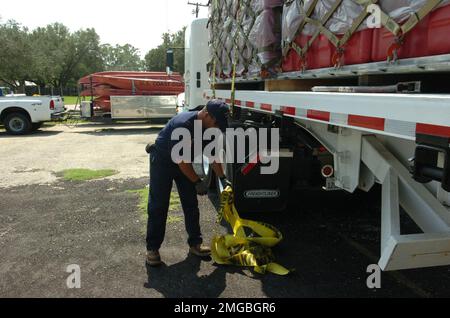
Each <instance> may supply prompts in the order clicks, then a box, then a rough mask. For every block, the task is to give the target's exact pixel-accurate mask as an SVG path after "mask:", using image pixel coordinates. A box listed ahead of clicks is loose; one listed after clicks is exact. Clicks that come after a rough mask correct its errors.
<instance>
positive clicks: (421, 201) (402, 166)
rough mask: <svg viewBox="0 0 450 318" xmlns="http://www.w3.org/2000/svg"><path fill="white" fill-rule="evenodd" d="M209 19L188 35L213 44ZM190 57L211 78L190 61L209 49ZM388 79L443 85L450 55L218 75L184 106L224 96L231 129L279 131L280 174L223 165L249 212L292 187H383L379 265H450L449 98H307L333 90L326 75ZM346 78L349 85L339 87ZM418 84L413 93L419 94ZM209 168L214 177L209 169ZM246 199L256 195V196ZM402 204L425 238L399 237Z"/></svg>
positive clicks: (374, 82)
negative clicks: (297, 184)
mask: <svg viewBox="0 0 450 318" xmlns="http://www.w3.org/2000/svg"><path fill="white" fill-rule="evenodd" d="M206 21H207V20H206V19H204V20H203V21H201V22H199V21H194V22H193V26H198V25H202V26H204V27H203V28H202V29H199V28H197V27H193V28H191V29H190V32H187V36H188V37H196V38H197V39H198V38H203V41H200V42H202V43H203V42H204V41H207V39H208V30H207V29H206ZM194 30H195V31H194ZM196 32H199V33H198V34H193V33H196ZM190 41H191V40H190V39H189V38H187V39H186V43H190ZM197 49H198V50H200V51H201V52H197ZM188 50H189V52H187V54H186V57H187V59H186V73H187V74H189V73H192V72H193V71H192V68H193V67H194V65H195V67H196V68H197V67H198V65H200V66H201V65H203V67H199V69H200V73H201V77H202V78H203V76H208V72H207V70H206V65H208V64H209V65H210V67H211V63H210V61H211V57H210V58H208V59H206V60H198V59H197V60H196V61H195V63H193V62H192V60H193V57H199V58H201V57H204V56H205V54H204V53H205V51H204V50H205V48H204V46H202V45H200V46H198V47H196V46H189V47H188ZM194 60H195V58H194ZM195 72H197V70H196V71H195ZM389 73H391V74H394V75H393V76H400V74H406V78H408V80H414V81H415V80H416V77H417V78H421V79H422V78H424V77H425V78H427V79H428V82H429V78H430V76H431V78H433V77H434V76H436V80H435V83H436V84H438V81H439V78H441V77H442V76H444V77H445V74H450V55H440V56H434V57H423V58H413V59H404V60H399V61H397V63H394V64H390V63H387V62H377V63H369V64H365V65H356V66H344V67H341V68H339V69H336V68H328V69H319V70H310V71H302V72H291V73H280V74H278V75H277V76H275V77H271V78H270V79H263V78H260V77H248V78H241V79H236V80H233V79H230V78H228V79H219V78H214V77H212V78H210V81H209V83H208V84H203V82H202V83H201V85H199V86H200V87H198V86H197V85H195V87H194V86H193V85H190V89H187V90H186V94H187V95H188V94H189V96H197V95H198V94H199V93H200V92H201V96H202V98H201V100H198V99H196V98H194V97H191V98H189V97H186V100H187V103H186V106H187V108H189V109H197V108H198V107H202V106H204V105H205V104H206V103H207V101H208V100H210V99H213V98H218V99H221V100H223V101H225V102H226V103H228V104H230V106H231V107H232V112H233V116H232V117H233V118H232V121H231V125H232V126H233V127H243V128H249V127H252V128H256V129H258V128H259V127H271V128H280V131H281V147H282V148H283V149H284V150H287V152H288V153H290V154H293V156H287V157H288V158H287V159H286V160H281V168H280V171H281V172H280V174H281V175H280V174H278V175H274V176H261V175H258V174H256V173H252V168H254V166H252V165H251V164H248V163H247V164H242V165H238V164H234V163H225V168H226V171H227V174H228V177H229V178H230V180H232V181H233V187H234V189H235V192H236V193H235V195H236V201H237V202H236V204H237V205H238V206H242V207H248V206H251V207H252V208H253V209H252V210H253V211H259V210H261V211H264V210H270V209H271V206H273V205H271V202H274V201H276V205H277V206H283V202H282V201H285V200H288V199H289V197H288V195H284V194H285V193H286V191H289V189H290V188H291V186H292V184H293V183H294V182H300V183H301V184H303V185H304V186H308V185H311V187H312V186H316V185H317V182H319V183H321V184H320V186H321V187H323V188H324V189H325V190H334V189H336V188H338V189H341V190H344V191H347V192H350V193H353V192H355V191H356V190H357V189H361V190H364V191H369V190H371V189H372V188H373V187H374V185H375V184H376V183H378V184H381V186H382V208H381V218H382V224H381V235H382V237H381V257H380V261H379V265H380V267H381V268H382V269H383V270H386V271H389V270H399V269H408V268H421V267H430V266H441V265H450V209H449V206H450V148H449V143H450V95H449V94H448V93H440V92H439V91H438V92H437V93H433V94H418V93H414V94H404V93H342V92H339V89H338V90H337V91H338V92H335V91H336V87H334V89H331V88H330V87H328V88H329V90H330V92H317V91H323V90H326V87H325V88H324V87H321V88H316V89H314V90H316V91H311V87H312V86H317V85H318V84H319V86H327V84H328V83H329V82H327V78H333V79H334V80H333V84H334V86H347V82H346V81H345V79H348V78H349V77H353V78H356V79H357V80H358V79H359V81H360V82H364V81H365V80H367V83H369V84H371V85H382V84H384V83H385V81H383V77H376V76H375V75H377V74H383V76H386V74H389ZM409 74H415V75H417V76H416V77H415V76H411V77H409V76H408V75H409ZM422 74H425V75H422ZM430 74H431V75H430ZM427 76H428V77H427ZM340 78H342V79H343V80H342V83H345V84H339V83H340V82H339V79H340ZM402 78H403V77H402ZM308 79H314V81H313V82H312V83H311V82H309V81H308ZM324 83H325V84H324ZM431 83H433V80H431ZM417 84H418V83H413V85H412V87H413V89H412V91H414V92H417V88H418V86H417ZM233 86H235V89H232V87H233ZM436 86H437V87H438V86H439V85H436ZM359 88H363V89H367V87H365V86H360V87H359ZM391 88H392V85H391ZM410 88H411V87H410ZM372 89H373V87H372ZM340 90H341V91H352V90H351V89H350V90H349V88H348V87H347V88H346V89H345V88H341V89H340ZM333 91H334V92H333ZM233 95H234V98H233ZM189 101H190V102H189ZM280 153H281V152H280ZM290 157H292V158H290ZM327 158H328V159H327ZM330 166H331V169H330ZM204 169H205V171H204V173H205V174H206V175H209V176H211V174H212V171H211V169H207V165H205V167H204ZM253 170H254V169H253ZM305 171H306V172H305ZM308 172H311V173H310V174H308ZM311 174H312V175H311ZM252 178H253V179H252ZM244 192H245V193H259V194H260V195H259V196H257V197H256V198H255V197H254V196H245V195H243V193H244ZM264 193H266V194H267V196H266V197H264ZM274 193H278V195H277V196H275V197H274V196H273V194H274ZM287 193H288V192H287ZM277 200H278V201H277ZM400 207H402V208H403V209H404V211H405V212H406V213H407V214H408V215H409V217H410V218H411V219H412V220H413V221H414V222H415V223H416V224H417V225H418V227H419V228H420V229H421V230H422V231H423V233H417V234H412V235H402V232H401V229H400ZM238 209H239V208H238Z"/></svg>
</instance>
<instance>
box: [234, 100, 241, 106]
mask: <svg viewBox="0 0 450 318" xmlns="http://www.w3.org/2000/svg"><path fill="white" fill-rule="evenodd" d="M234 104H235V105H237V106H241V105H242V102H241V101H240V100H237V99H236V100H235V101H234Z"/></svg>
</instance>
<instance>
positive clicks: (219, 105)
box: [206, 99, 230, 132]
mask: <svg viewBox="0 0 450 318" xmlns="http://www.w3.org/2000/svg"><path fill="white" fill-rule="evenodd" d="M206 110H207V111H208V113H209V114H210V115H211V116H212V117H214V119H215V120H216V123H217V126H219V129H220V130H221V131H222V132H225V131H226V129H227V128H228V115H229V114H230V107H228V105H227V104H225V103H224V102H222V101H220V100H217V99H213V100H210V101H209V102H208V104H207V105H206Z"/></svg>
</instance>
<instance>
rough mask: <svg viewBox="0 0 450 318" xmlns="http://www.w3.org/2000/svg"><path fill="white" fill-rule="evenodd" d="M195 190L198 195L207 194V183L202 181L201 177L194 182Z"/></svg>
mask: <svg viewBox="0 0 450 318" xmlns="http://www.w3.org/2000/svg"><path fill="white" fill-rule="evenodd" d="M195 190H197V194H198V195H201V196H203V195H207V194H208V185H207V184H206V183H205V182H203V181H202V180H201V179H199V180H198V181H197V182H196V183H195Z"/></svg>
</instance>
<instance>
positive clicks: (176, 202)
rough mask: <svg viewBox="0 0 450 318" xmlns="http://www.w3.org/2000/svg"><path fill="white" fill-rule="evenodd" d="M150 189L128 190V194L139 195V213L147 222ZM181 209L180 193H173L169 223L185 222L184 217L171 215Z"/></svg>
mask: <svg viewBox="0 0 450 318" xmlns="http://www.w3.org/2000/svg"><path fill="white" fill-rule="evenodd" d="M149 191H150V189H149V188H144V189H138V190H128V191H127V192H128V193H134V194H138V195H139V204H138V206H137V207H138V208H139V212H141V214H142V215H143V217H145V220H147V206H148V195H149ZM180 209H181V200H180V196H179V195H178V193H175V192H172V193H171V194H170V204H169V216H168V218H167V223H169V224H172V223H177V222H180V221H182V220H183V218H182V217H180V216H176V215H171V214H170V213H173V212H178V211H180Z"/></svg>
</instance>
